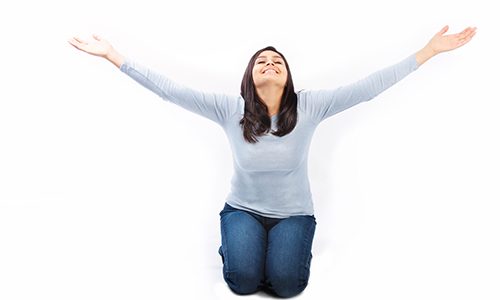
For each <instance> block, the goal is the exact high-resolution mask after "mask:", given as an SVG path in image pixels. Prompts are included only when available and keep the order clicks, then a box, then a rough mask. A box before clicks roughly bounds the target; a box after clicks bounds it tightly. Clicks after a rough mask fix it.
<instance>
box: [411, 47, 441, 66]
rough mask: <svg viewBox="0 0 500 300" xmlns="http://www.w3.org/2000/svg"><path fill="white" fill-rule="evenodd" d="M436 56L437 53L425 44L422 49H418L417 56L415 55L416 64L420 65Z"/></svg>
mask: <svg viewBox="0 0 500 300" xmlns="http://www.w3.org/2000/svg"><path fill="white" fill-rule="evenodd" d="M436 54H438V52H436V51H435V50H434V49H432V48H431V47H430V46H429V44H427V45H426V46H425V47H424V48H422V49H420V50H419V51H418V52H417V54H416V58H417V63H418V64H419V65H422V64H423V63H424V62H426V61H427V60H429V59H430V58H432V57H433V56H435V55H436Z"/></svg>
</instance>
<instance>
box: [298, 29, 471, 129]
mask: <svg viewBox="0 0 500 300" xmlns="http://www.w3.org/2000/svg"><path fill="white" fill-rule="evenodd" d="M475 29H476V28H475V27H474V28H471V27H468V28H467V29H465V30H464V31H462V32H461V33H458V34H452V35H444V33H445V32H446V31H447V30H448V26H445V27H443V29H441V30H440V31H439V32H438V33H436V34H435V35H434V36H433V37H432V39H431V40H430V41H429V42H428V43H427V44H426V45H425V47H423V48H422V49H421V50H419V51H418V52H416V53H413V54H411V55H410V56H408V57H406V58H405V59H403V60H401V61H400V62H398V63H396V64H394V65H391V66H389V67H386V68H384V69H382V70H379V71H376V72H374V73H372V74H370V75H368V76H366V77H364V78H363V79H361V80H358V81H356V82H354V83H351V84H348V85H345V86H340V87H338V88H336V89H322V90H302V91H299V93H301V97H300V99H301V102H300V103H299V105H300V106H301V107H303V109H304V110H305V111H306V112H307V113H308V114H309V115H310V116H311V118H312V119H313V120H314V121H316V122H317V123H319V122H321V121H323V120H325V119H327V118H328V117H330V116H333V115H334V114H336V113H339V112H341V111H343V110H345V109H347V108H350V107H352V106H354V105H356V104H358V103H361V102H363V101H368V100H370V99H373V98H374V97H375V96H377V95H378V94H380V93H381V92H383V91H385V90H386V89H388V88H389V87H391V86H392V85H394V84H395V83H396V82H398V81H400V80H401V79H403V78H404V77H406V76H407V75H408V74H410V73H411V72H413V71H415V70H416V69H418V68H419V67H420V66H421V65H422V64H423V63H424V62H426V61H427V60H429V59H430V58H431V57H433V56H435V55H437V54H439V53H442V52H445V51H450V50H453V49H456V48H458V47H460V46H463V45H465V44H466V43H467V42H469V41H470V40H471V38H472V37H473V36H474V34H475Z"/></svg>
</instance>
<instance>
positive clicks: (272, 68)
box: [252, 50, 288, 89]
mask: <svg viewBox="0 0 500 300" xmlns="http://www.w3.org/2000/svg"><path fill="white" fill-rule="evenodd" d="M252 79H253V83H254V85H255V88H260V87H264V86H266V85H274V86H276V87H279V88H281V89H284V88H285V86H286V82H287V80H288V68H287V66H286V65H285V59H284V58H283V57H282V56H281V55H280V54H279V53H278V52H276V51H275V50H264V51H262V52H260V53H259V55H258V56H257V57H256V58H255V61H254V63H253V69H252Z"/></svg>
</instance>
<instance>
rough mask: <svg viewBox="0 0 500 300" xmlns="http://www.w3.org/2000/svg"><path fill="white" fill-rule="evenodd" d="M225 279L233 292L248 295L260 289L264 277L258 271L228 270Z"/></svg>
mask: <svg viewBox="0 0 500 300" xmlns="http://www.w3.org/2000/svg"><path fill="white" fill-rule="evenodd" d="M224 279H225V280H226V283H227V284H228V285H229V288H231V290H232V291H233V292H235V293H236V294H239V295H248V294H253V293H255V292H257V291H258V290H259V289H260V287H261V280H262V277H261V275H260V274H259V273H258V272H252V271H245V270H242V271H236V272H226V273H225V274H224Z"/></svg>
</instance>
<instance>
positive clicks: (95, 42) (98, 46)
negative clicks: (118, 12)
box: [68, 34, 113, 57]
mask: <svg viewBox="0 0 500 300" xmlns="http://www.w3.org/2000/svg"><path fill="white" fill-rule="evenodd" d="M92 37H93V39H92V40H90V41H85V40H83V39H81V38H78V37H72V38H71V39H69V40H68V43H70V44H71V45H72V46H74V47H75V48H76V49H78V50H82V51H84V52H87V53H89V54H92V55H95V56H101V57H106V55H108V54H109V53H110V52H111V50H112V49H113V46H111V44H110V43H109V42H108V41H107V40H105V39H103V38H101V37H100V36H98V35H96V34H93V35H92Z"/></svg>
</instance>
